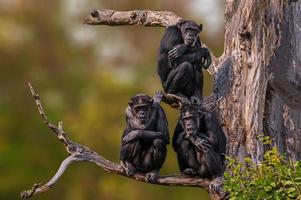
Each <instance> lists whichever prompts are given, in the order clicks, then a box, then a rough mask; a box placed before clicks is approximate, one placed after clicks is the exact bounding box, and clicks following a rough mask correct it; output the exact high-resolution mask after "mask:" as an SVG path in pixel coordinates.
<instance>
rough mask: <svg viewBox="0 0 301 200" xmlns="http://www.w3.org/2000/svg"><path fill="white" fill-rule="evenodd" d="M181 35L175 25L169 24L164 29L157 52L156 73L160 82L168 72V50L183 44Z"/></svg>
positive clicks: (169, 67) (164, 79) (169, 66)
mask: <svg viewBox="0 0 301 200" xmlns="http://www.w3.org/2000/svg"><path fill="white" fill-rule="evenodd" d="M183 43H184V41H183V39H182V35H181V32H180V30H179V29H178V27H177V26H170V27H168V28H167V29H166V31H165V33H164V35H163V37H162V39H161V42H160V48H159V52H158V60H157V62H158V66H157V73H158V74H159V76H160V79H161V82H165V81H166V79H167V76H168V74H169V72H170V69H171V67H172V66H171V65H170V62H169V60H168V52H169V51H170V50H171V49H173V48H174V47H175V46H177V45H179V44H183Z"/></svg>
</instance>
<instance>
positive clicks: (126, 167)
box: [120, 161, 136, 176]
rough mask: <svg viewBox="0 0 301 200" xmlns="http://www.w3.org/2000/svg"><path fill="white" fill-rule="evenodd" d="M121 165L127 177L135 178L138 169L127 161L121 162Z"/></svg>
mask: <svg viewBox="0 0 301 200" xmlns="http://www.w3.org/2000/svg"><path fill="white" fill-rule="evenodd" d="M120 164H121V167H122V168H123V169H124V171H125V174H126V175H127V176H133V175H134V174H135V173H136V169H135V167H134V166H133V165H132V164H131V163H129V162H126V161H121V163H120Z"/></svg>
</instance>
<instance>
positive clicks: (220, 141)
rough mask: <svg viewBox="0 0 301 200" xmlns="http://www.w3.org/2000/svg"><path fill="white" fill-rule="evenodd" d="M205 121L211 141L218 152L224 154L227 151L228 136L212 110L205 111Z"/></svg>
mask: <svg viewBox="0 0 301 200" xmlns="http://www.w3.org/2000/svg"><path fill="white" fill-rule="evenodd" d="M204 123H205V126H206V130H207V131H206V132H207V135H208V138H209V141H210V143H211V144H212V146H213V148H214V149H215V151H216V152H217V153H219V154H221V155H224V154H225V152H226V136H225V134H224V132H223V130H222V129H221V127H220V125H219V123H218V121H217V119H216V117H215V115H214V114H213V113H210V112H205V113H204ZM222 157H223V156H222Z"/></svg>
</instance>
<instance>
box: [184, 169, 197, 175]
mask: <svg viewBox="0 0 301 200" xmlns="http://www.w3.org/2000/svg"><path fill="white" fill-rule="evenodd" d="M182 173H183V174H187V175H191V176H193V175H196V171H195V170H194V169H192V168H186V169H184V171H183V172H182Z"/></svg>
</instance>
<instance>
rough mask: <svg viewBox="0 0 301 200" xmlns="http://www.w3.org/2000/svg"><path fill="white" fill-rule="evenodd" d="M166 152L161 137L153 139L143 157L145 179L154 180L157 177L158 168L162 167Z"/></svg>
mask: <svg viewBox="0 0 301 200" xmlns="http://www.w3.org/2000/svg"><path fill="white" fill-rule="evenodd" d="M166 154H167V149H166V144H165V142H163V140H161V139H155V140H153V143H152V145H151V146H150V147H149V149H148V150H147V152H146V154H145V155H144V159H143V164H142V165H143V167H144V168H145V172H146V179H147V181H149V182H152V183H153V182H156V180H157V179H158V177H159V170H160V168H161V167H162V165H163V163H164V161H165V158H166Z"/></svg>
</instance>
